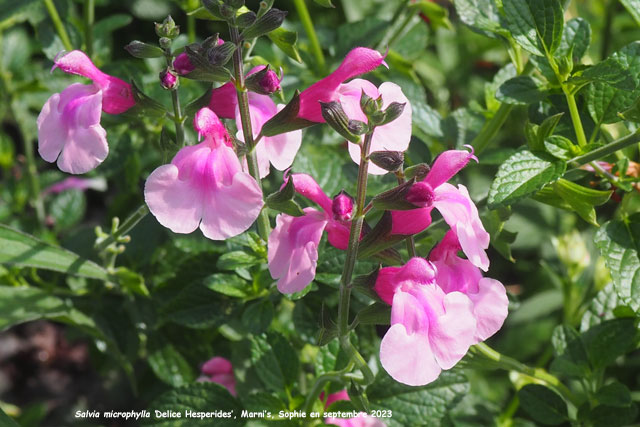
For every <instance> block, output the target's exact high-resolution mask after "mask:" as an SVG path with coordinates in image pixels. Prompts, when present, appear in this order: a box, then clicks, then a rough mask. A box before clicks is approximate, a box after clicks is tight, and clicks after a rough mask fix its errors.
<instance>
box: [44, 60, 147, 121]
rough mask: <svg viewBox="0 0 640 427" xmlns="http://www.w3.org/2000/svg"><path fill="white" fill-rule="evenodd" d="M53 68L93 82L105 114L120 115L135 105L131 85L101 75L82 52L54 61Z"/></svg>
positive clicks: (115, 78) (106, 75)
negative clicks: (100, 96) (98, 92)
mask: <svg viewBox="0 0 640 427" xmlns="http://www.w3.org/2000/svg"><path fill="white" fill-rule="evenodd" d="M54 63H55V65H54V66H53V68H54V69H55V68H60V69H61V70H62V71H64V72H65V73H69V74H77V75H80V76H83V77H86V78H88V79H91V80H93V84H94V85H95V86H97V87H98V89H99V90H100V91H101V92H102V110H103V111H104V112H105V113H107V114H121V113H124V112H125V111H127V110H128V109H129V108H131V107H133V106H134V105H135V103H136V102H135V100H134V99H133V93H132V91H131V85H130V84H129V83H127V82H125V81H123V80H121V79H119V78H117V77H113V76H110V75H108V74H105V73H103V72H102V71H100V70H99V69H98V67H96V66H95V65H93V62H91V59H89V57H88V56H87V55H86V54H85V53H84V52H82V51H79V50H74V51H71V52H69V53H67V54H64V55H62V56H60V55H59V57H58V58H56V59H55V60H54Z"/></svg>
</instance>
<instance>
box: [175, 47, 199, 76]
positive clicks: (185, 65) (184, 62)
mask: <svg viewBox="0 0 640 427" xmlns="http://www.w3.org/2000/svg"><path fill="white" fill-rule="evenodd" d="M173 69H174V70H175V71H176V73H178V74H179V75H181V76H184V75H185V74H189V73H190V72H192V71H193V70H195V69H196V67H195V66H194V65H193V64H192V63H191V60H190V59H189V55H187V54H186V53H185V52H182V53H181V54H180V55H178V56H176V59H174V60H173Z"/></svg>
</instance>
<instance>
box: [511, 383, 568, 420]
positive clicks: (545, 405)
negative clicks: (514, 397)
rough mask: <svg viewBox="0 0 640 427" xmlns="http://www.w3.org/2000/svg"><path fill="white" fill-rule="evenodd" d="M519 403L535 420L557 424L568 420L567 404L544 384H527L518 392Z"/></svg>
mask: <svg viewBox="0 0 640 427" xmlns="http://www.w3.org/2000/svg"><path fill="white" fill-rule="evenodd" d="M518 396H519V397H520V405H521V406H522V409H524V410H525V411H526V412H527V413H528V414H529V415H530V416H531V418H533V419H534V420H535V421H538V422H539V423H542V424H544V425H558V424H562V423H564V422H566V421H568V414H567V404H566V403H564V400H562V398H561V397H560V395H558V394H557V393H555V392H554V391H551V390H550V389H548V388H547V387H545V386H542V385H539V384H528V385H526V386H524V387H522V389H520V391H519V392H518Z"/></svg>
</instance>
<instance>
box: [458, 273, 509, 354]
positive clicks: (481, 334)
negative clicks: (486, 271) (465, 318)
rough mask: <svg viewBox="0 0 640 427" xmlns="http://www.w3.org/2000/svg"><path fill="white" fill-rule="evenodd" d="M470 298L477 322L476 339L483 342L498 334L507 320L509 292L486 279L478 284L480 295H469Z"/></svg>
mask: <svg viewBox="0 0 640 427" xmlns="http://www.w3.org/2000/svg"><path fill="white" fill-rule="evenodd" d="M468 296H469V298H470V299H471V301H472V302H473V314H474V315H475V317H476V320H477V328H476V334H475V339H476V342H482V341H484V340H486V339H487V338H489V337H490V336H492V335H493V334H495V333H496V332H498V330H500V328H501V327H502V324H503V323H504V320H505V319H506V318H507V314H508V307H509V299H508V298H507V292H506V290H505V288H504V286H503V285H502V283H500V282H499V281H497V280H494V279H490V278H488V277H485V278H482V279H480V282H479V283H478V293H469V294H468Z"/></svg>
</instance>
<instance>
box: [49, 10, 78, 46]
mask: <svg viewBox="0 0 640 427" xmlns="http://www.w3.org/2000/svg"><path fill="white" fill-rule="evenodd" d="M44 5H45V6H46V8H47V12H49V16H50V17H51V21H52V22H53V26H54V27H55V29H56V32H57V33H58V36H59V37H60V40H61V41H62V44H63V45H64V48H65V49H67V50H73V45H71V39H70V38H69V34H67V29H66V28H65V27H64V24H63V23H62V20H61V19H60V15H59V14H58V10H57V9H56V5H55V4H53V0H44Z"/></svg>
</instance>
